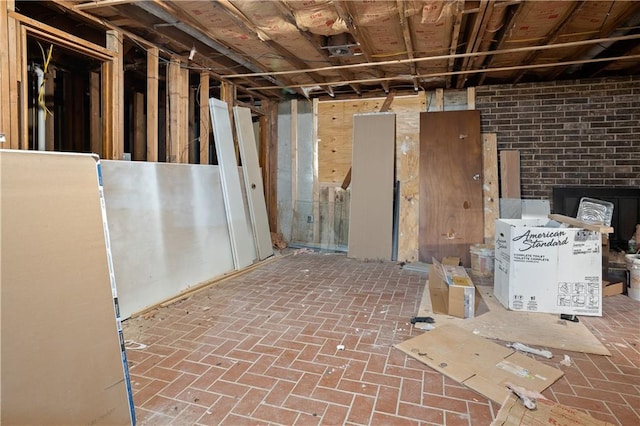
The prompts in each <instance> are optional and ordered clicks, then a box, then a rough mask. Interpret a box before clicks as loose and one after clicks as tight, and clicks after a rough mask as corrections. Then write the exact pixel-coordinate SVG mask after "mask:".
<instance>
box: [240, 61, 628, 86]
mask: <svg viewBox="0 0 640 426" xmlns="http://www.w3.org/2000/svg"><path fill="white" fill-rule="evenodd" d="M631 59H634V60H640V54H637V55H631V56H616V57H610V58H596V59H581V60H575V61H570V62H554V63H545V64H530V65H512V66H503V67H495V68H484V69H481V70H475V69H474V70H467V71H451V72H449V71H446V72H436V73H429V74H423V77H424V78H434V77H446V76H448V75H462V74H477V73H487V74H489V73H492V72H502V71H514V70H523V69H535V68H549V67H560V66H566V65H578V64H587V63H592V62H593V63H597V62H609V61H610V62H613V61H620V60H631ZM406 79H407V78H406V76H394V77H382V78H368V79H358V80H354V81H336V82H334V84H336V85H347V84H350V83H378V82H382V81H406ZM305 86H307V84H297V85H295V86H291V87H295V88H300V87H305ZM288 87H289V86H281V87H278V86H264V87H254V88H251V89H250V90H274V89H286V88H288Z"/></svg>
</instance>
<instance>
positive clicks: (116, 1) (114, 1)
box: [73, 0, 136, 10]
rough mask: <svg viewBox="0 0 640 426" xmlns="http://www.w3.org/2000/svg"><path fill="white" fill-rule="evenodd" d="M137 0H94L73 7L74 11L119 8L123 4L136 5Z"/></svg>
mask: <svg viewBox="0 0 640 426" xmlns="http://www.w3.org/2000/svg"><path fill="white" fill-rule="evenodd" d="M135 2H136V0H92V1H87V2H85V3H78V4H76V5H74V6H73V9H74V10H88V9H97V8H100V7H108V6H119V5H121V4H127V3H135Z"/></svg>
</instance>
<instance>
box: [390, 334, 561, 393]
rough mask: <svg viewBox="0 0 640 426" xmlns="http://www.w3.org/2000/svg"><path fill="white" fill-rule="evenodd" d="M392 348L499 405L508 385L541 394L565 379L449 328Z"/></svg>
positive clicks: (508, 350) (512, 352)
mask: <svg viewBox="0 0 640 426" xmlns="http://www.w3.org/2000/svg"><path fill="white" fill-rule="evenodd" d="M394 346H395V347H396V348H398V349H400V350H401V351H402V352H404V353H406V354H407V355H409V356H410V357H412V358H415V359H417V360H418V361H420V362H422V363H423V364H426V365H428V366H429V367H431V368H433V369H434V370H436V371H438V372H440V373H442V374H444V375H445V376H447V377H449V378H451V379H453V380H455V381H457V382H459V383H462V384H464V385H465V386H467V387H469V388H471V389H473V390H474V391H476V392H478V393H480V394H481V395H483V396H485V397H487V398H489V399H491V400H492V401H495V402H496V403H498V404H500V403H502V402H503V401H504V400H505V399H506V398H507V396H509V394H510V391H509V390H508V389H507V388H506V384H507V383H512V384H514V385H516V386H521V387H525V388H527V389H530V390H533V391H537V392H542V391H543V390H545V389H546V388H548V387H549V386H551V385H552V384H553V383H554V382H555V381H556V380H558V379H559V378H560V377H562V376H563V375H564V373H563V372H562V371H561V370H559V369H557V368H553V367H550V366H548V365H546V364H543V363H541V362H539V361H536V360H534V359H533V358H530V357H528V356H526V355H522V354H520V353H517V352H516V351H515V350H513V349H511V348H507V347H506V346H501V345H498V344H496V343H493V342H491V341H489V340H487V339H485V338H483V337H480V336H476V335H475V334H473V333H472V332H469V331H466V330H463V329H461V328H460V327H456V326H455V325H451V324H449V325H444V326H441V327H437V328H435V329H434V330H432V331H429V332H427V333H424V334H422V335H419V336H416V337H414V338H412V339H409V340H407V341H405V342H402V343H399V344H396V345H394Z"/></svg>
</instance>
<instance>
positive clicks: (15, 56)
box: [0, 1, 29, 149]
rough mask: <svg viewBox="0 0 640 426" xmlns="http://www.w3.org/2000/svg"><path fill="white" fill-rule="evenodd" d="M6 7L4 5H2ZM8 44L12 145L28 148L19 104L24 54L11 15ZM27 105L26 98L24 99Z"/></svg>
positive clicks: (18, 31)
mask: <svg viewBox="0 0 640 426" xmlns="http://www.w3.org/2000/svg"><path fill="white" fill-rule="evenodd" d="M12 3H14V2H13V1H10V2H8V4H7V7H11V9H12V10H13V6H14V5H13V4H12ZM0 7H4V5H2V6H0ZM6 40H7V44H8V47H9V105H10V106H9V114H10V115H11V121H10V123H9V126H10V128H11V130H10V132H11V140H10V146H11V148H14V149H28V148H29V147H28V139H27V138H26V135H27V134H26V133H25V134H24V135H23V134H22V132H21V130H22V129H21V128H22V126H21V122H20V120H21V118H22V117H21V114H20V112H22V111H23V108H21V106H19V105H18V102H19V101H20V96H19V86H20V83H21V80H22V73H21V71H20V65H21V62H22V60H21V59H22V56H21V55H20V53H21V52H20V51H21V49H20V46H21V44H22V43H21V42H20V24H19V23H17V22H16V20H15V19H13V18H11V17H9V18H8V21H7V39H6ZM23 101H24V102H25V105H26V99H23Z"/></svg>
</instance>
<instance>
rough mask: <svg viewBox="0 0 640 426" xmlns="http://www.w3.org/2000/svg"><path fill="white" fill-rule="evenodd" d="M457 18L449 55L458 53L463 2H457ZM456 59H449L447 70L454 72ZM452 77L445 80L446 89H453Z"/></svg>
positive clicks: (459, 0)
mask: <svg viewBox="0 0 640 426" xmlns="http://www.w3.org/2000/svg"><path fill="white" fill-rule="evenodd" d="M456 6H457V7H456V9H457V11H456V17H455V21H454V22H453V31H452V33H451V46H450V47H449V54H450V55H455V54H456V53H457V52H458V39H459V38H460V28H461V27H462V15H463V12H464V2H463V1H461V0H458V1H456ZM455 62H456V59H455V58H454V57H453V56H452V57H450V58H449V65H448V67H447V69H448V70H449V71H450V72H451V71H453V66H454V65H455ZM451 77H452V76H450V75H448V76H447V78H446V79H445V88H447V89H449V88H451Z"/></svg>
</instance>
